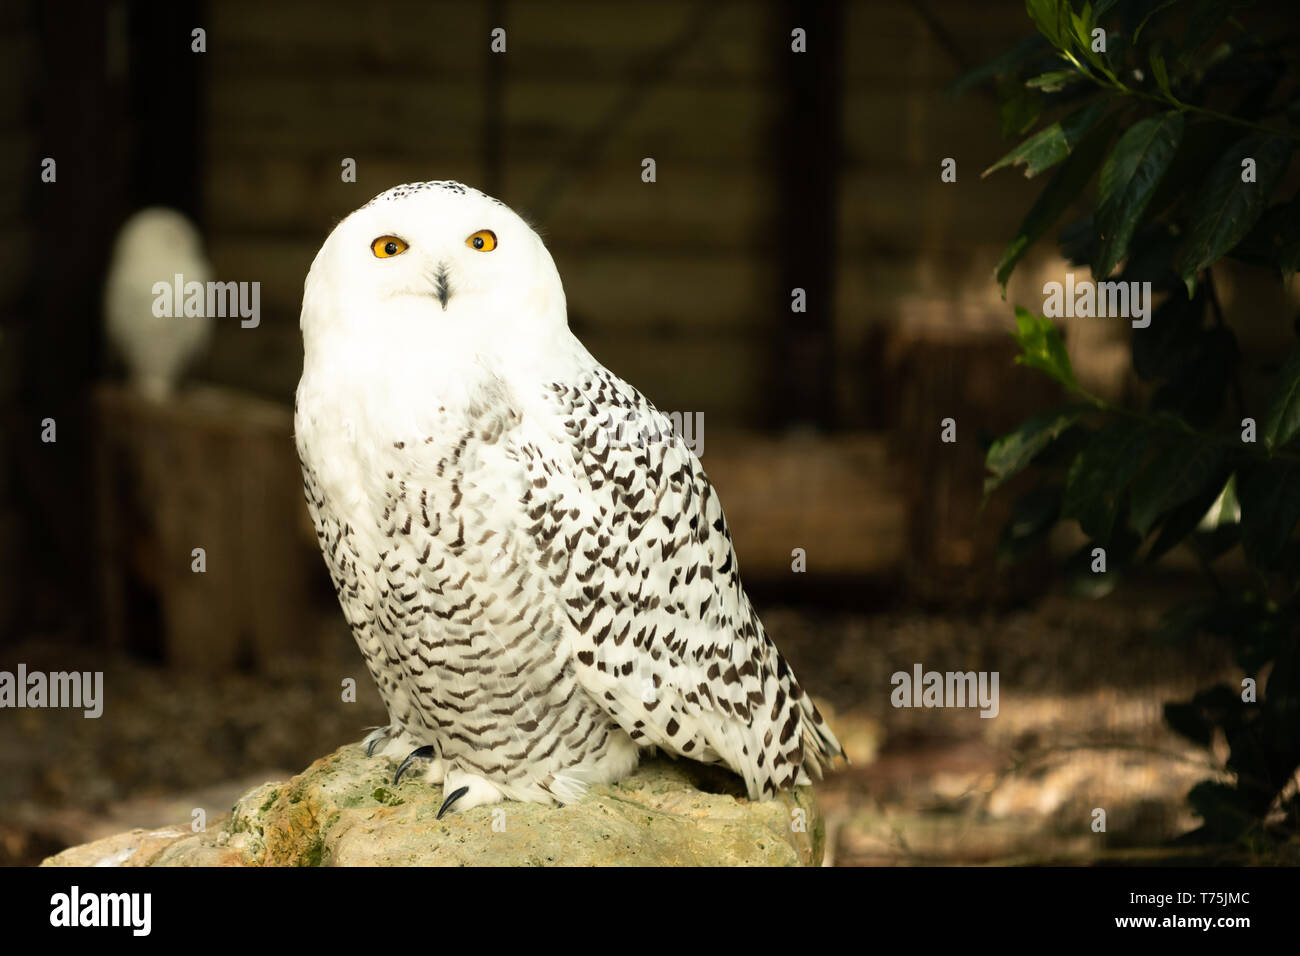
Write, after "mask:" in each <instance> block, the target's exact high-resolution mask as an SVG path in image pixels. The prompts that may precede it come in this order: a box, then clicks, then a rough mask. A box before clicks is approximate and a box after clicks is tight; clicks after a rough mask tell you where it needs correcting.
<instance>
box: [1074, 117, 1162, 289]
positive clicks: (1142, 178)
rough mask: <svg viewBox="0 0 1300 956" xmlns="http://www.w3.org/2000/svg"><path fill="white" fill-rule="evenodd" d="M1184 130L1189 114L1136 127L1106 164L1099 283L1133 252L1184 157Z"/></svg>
mask: <svg viewBox="0 0 1300 956" xmlns="http://www.w3.org/2000/svg"><path fill="white" fill-rule="evenodd" d="M1183 126H1184V121H1183V114H1182V113H1179V112H1176V111H1171V112H1168V113H1161V114H1160V115H1158V116H1151V117H1148V118H1147V119H1144V120H1141V121H1139V122H1137V123H1134V124H1133V125H1132V126H1130V127H1129V128H1128V130H1127V131H1125V133H1124V135H1123V136H1121V137H1120V138H1119V142H1118V143H1116V144H1115V148H1114V149H1113V150H1112V151H1111V154H1110V155H1109V156H1108V157H1107V158H1106V162H1104V163H1103V164H1102V167H1101V178H1100V179H1099V180H1098V183H1097V220H1096V221H1097V231H1098V233H1099V234H1100V236H1101V246H1100V248H1099V250H1098V253H1097V261H1096V262H1094V263H1093V268H1092V271H1093V275H1095V276H1096V277H1098V278H1105V277H1106V276H1108V275H1110V273H1111V270H1112V269H1114V268H1115V266H1116V264H1118V263H1119V261H1120V260H1121V259H1123V258H1124V255H1125V254H1126V253H1127V252H1128V245H1129V241H1130V240H1131V239H1132V238H1133V232H1134V230H1136V229H1137V225H1138V221H1139V220H1140V219H1141V218H1142V214H1143V213H1144V212H1146V209H1147V204H1148V203H1149V202H1151V197H1152V196H1154V195H1155V192H1156V187H1157V186H1159V185H1160V180H1161V179H1162V178H1164V175H1165V172H1166V171H1167V170H1168V169H1169V164H1170V163H1171V162H1172V161H1173V158H1174V154H1175V153H1176V152H1177V151H1178V142H1179V140H1180V139H1181V138H1182V135H1183Z"/></svg>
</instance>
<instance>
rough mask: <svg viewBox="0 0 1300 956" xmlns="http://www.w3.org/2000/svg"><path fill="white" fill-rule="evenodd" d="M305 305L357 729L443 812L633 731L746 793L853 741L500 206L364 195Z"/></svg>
mask: <svg viewBox="0 0 1300 956" xmlns="http://www.w3.org/2000/svg"><path fill="white" fill-rule="evenodd" d="M301 325H302V335H303V346H304V360H303V373H302V379H301V381H300V382H299V383H298V391H297V399H296V409H295V432H296V441H297V447H298V453H299V457H300V458H301V461H302V468H303V478H304V485H305V490H306V496H307V504H308V508H309V509H310V511H311V515H312V518H313V520H314V522H315V527H316V534H317V536H318V538H319V539H320V546H321V550H322V551H323V552H324V556H325V561H326V564H327V565H328V567H329V572H330V575H331V577H332V579H333V582H334V587H335V589H336V590H337V591H338V597H339V603H340V604H341V605H342V607H343V613H344V615H345V616H346V618H347V621H348V623H349V624H350V625H351V628H352V632H353V635H354V636H355V638H356V641H357V644H358V645H359V646H360V648H361V652H362V654H363V655H364V657H365V661H366V665H367V667H368V669H369V671H370V674H371V676H372V677H373V678H374V681H375V683H376V684H377V685H378V687H379V692H380V694H381V696H382V698H383V702H384V705H385V706H386V708H387V711H388V719H389V724H388V726H386V727H383V728H380V729H378V730H377V731H375V732H374V733H372V734H371V735H370V736H369V737H368V738H367V739H366V741H365V744H366V749H367V752H369V753H372V754H373V753H375V752H376V751H378V752H379V753H380V754H382V755H384V756H387V757H391V758H399V757H405V759H404V760H402V761H401V764H400V766H399V767H398V768H397V773H396V777H395V779H396V780H400V779H401V776H402V774H403V772H405V771H406V770H407V769H408V768H410V767H412V766H416V765H418V766H420V767H422V768H425V767H427V779H428V780H429V781H430V782H432V783H442V785H443V793H444V800H443V804H442V809H441V810H440V812H439V816H441V815H442V814H443V813H445V812H447V811H448V810H449V809H455V810H457V811H460V810H465V809H468V808H470V807H474V806H479V805H482V804H487V803H493V802H496V801H499V800H503V799H508V800H521V801H529V802H536V803H547V802H559V803H568V802H572V801H574V800H576V799H578V798H579V797H580V796H581V795H582V794H583V793H584V792H585V790H586V788H587V787H589V786H591V785H593V784H598V783H607V782H612V781H615V780H617V779H619V778H620V777H623V776H624V775H626V774H628V773H629V772H630V771H631V770H632V769H633V768H634V767H635V766H636V763H637V760H638V757H639V754H640V752H641V750H642V749H643V748H651V747H658V748H662V749H663V750H665V751H667V752H669V753H670V754H673V755H680V756H683V757H689V758H693V759H695V760H700V761H704V762H707V763H717V762H720V763H722V764H724V765H726V766H727V767H729V768H731V770H733V771H735V772H736V773H737V774H739V775H740V776H741V777H742V778H744V782H745V785H746V787H747V789H748V792H749V796H750V797H751V799H763V798H767V797H771V796H772V795H774V794H776V793H777V791H778V790H781V789H784V788H789V787H791V786H794V785H796V784H801V783H806V782H808V780H809V777H808V773H809V772H810V771H811V772H812V773H813V774H816V775H817V776H820V775H821V772H822V769H823V767H824V766H825V765H827V764H829V762H830V761H831V759H832V758H833V757H835V756H837V755H842V754H843V751H842V750H841V748H840V745H839V743H838V741H837V740H836V739H835V736H834V734H833V733H832V732H831V730H830V728H829V727H828V726H827V725H826V723H825V721H824V720H823V719H822V716H821V715H820V714H819V713H818V712H817V708H816V707H815V706H814V705H813V702H812V700H811V699H810V698H809V696H808V695H807V694H806V693H805V692H804V691H803V689H802V688H801V687H800V686H799V683H798V681H796V680H795V676H794V673H793V672H792V671H791V670H790V667H789V665H788V664H786V662H785V660H784V658H782V656H781V654H780V652H779V651H778V650H777V649H776V646H775V645H774V644H773V643H772V641H771V639H770V638H769V637H768V636H767V634H766V632H765V631H764V630H763V625H762V624H761V623H760V622H759V619H758V616H757V615H756V614H755V613H754V609H753V607H752V606H751V605H750V602H749V599H748V597H747V596H746V595H745V591H744V589H743V588H742V587H741V583H740V577H739V575H738V571H737V566H736V552H735V550H734V549H733V548H732V543H731V534H730V532H729V531H728V529H727V522H726V519H725V518H724V517H723V514H722V507H721V505H720V504H719V502H718V497H717V495H716V493H715V492H714V490H713V487H712V486H711V485H710V484H709V480H708V478H707V477H706V476H705V474H704V471H703V469H702V468H701V467H700V463H699V461H698V460H697V459H696V458H695V456H694V455H693V454H692V453H691V451H690V450H689V449H688V448H687V447H686V445H685V443H684V442H683V441H682V439H681V437H680V436H679V435H677V434H675V433H674V432H673V429H672V426H671V423H670V421H669V420H668V418H667V417H666V416H664V415H663V414H661V413H660V412H658V411H657V410H656V409H655V408H654V406H652V405H651V404H650V403H649V402H648V401H647V400H646V399H645V398H644V397H643V396H642V395H641V394H640V393H639V392H638V391H637V390H636V389H634V388H632V386H630V385H628V384H627V383H626V382H624V381H622V380H621V379H619V378H618V377H617V376H616V375H614V374H613V373H612V372H610V371H608V370H607V369H605V368H604V367H602V366H601V364H600V363H599V362H597V361H596V360H595V359H594V358H592V356H591V355H590V354H589V353H588V352H587V350H586V349H585V348H584V347H583V346H582V344H581V343H580V342H579V341H578V340H577V339H576V338H575V337H574V336H573V334H572V333H571V332H570V331H569V328H568V319H567V315H566V311H565V299H564V290H563V288H562V286H561V284H560V277H559V274H558V272H557V271H556V268H555V264H554V262H552V260H551V256H550V254H549V253H548V252H547V250H546V247H545V246H544V245H543V244H542V240H541V239H540V238H539V237H538V235H537V234H536V233H535V232H534V231H533V230H532V229H531V228H530V227H529V226H528V224H527V223H525V222H524V220H523V219H521V218H520V217H519V216H518V215H516V214H515V213H514V212H513V211H511V210H510V209H509V208H508V207H506V206H505V205H503V204H502V203H501V202H499V201H498V200H495V199H492V198H491V197H488V196H486V195H484V194H483V193H481V192H479V191H478V190H476V189H472V188H470V187H468V186H464V185H461V184H459V183H454V182H427V183H414V184H409V185H404V186H397V187H395V188H393V189H390V190H388V191H387V192H384V193H382V194H380V195H379V196H377V197H375V199H373V200H371V201H370V202H369V203H367V204H366V205H365V206H363V207H361V208H360V209H358V210H357V211H355V212H353V213H352V214H351V215H349V216H348V217H347V218H346V219H344V220H343V221H342V222H340V223H339V224H338V225H337V226H336V227H335V229H334V231H333V232H332V233H331V234H330V236H329V237H328V238H327V239H326V240H325V243H324V245H323V246H321V249H320V251H319V252H318V253H317V255H316V259H315V261H314V262H313V263H312V266H311V270H310V272H309V273H308V275H307V281H306V283H305V286H304V291H303V304H302V320H301ZM629 422H630V423H632V425H633V426H634V427H631V428H629V427H628V423H629ZM629 433H630V434H632V435H637V436H655V437H654V438H653V439H650V440H636V441H630V442H629V441H627V440H626V439H625V437H624V436H626V435H628V434H629Z"/></svg>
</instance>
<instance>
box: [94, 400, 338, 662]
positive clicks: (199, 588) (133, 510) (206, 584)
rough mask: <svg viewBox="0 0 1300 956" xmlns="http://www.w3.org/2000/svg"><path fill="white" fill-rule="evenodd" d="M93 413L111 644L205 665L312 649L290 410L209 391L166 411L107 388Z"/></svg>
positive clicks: (310, 571)
mask: <svg viewBox="0 0 1300 956" xmlns="http://www.w3.org/2000/svg"><path fill="white" fill-rule="evenodd" d="M94 410H95V423H96V429H95V446H96V447H95V459H94V461H95V469H96V476H95V478H96V488H97V490H98V495H99V501H98V504H99V509H98V510H99V514H98V522H99V534H98V555H99V568H100V569H101V572H102V575H101V588H100V599H101V613H102V615H103V620H104V635H105V638H106V639H107V640H108V641H109V642H110V643H112V644H114V645H116V646H118V647H122V648H126V649H128V650H133V651H136V652H140V653H146V654H157V655H158V656H160V657H161V658H162V659H163V660H165V661H166V662H167V663H169V664H171V665H174V666H176V667H179V668H184V669H192V670H203V671H212V670H218V671H220V670H228V669H231V668H236V667H240V668H252V669H257V668H260V667H261V666H263V665H265V664H266V663H267V662H269V661H271V660H273V659H275V658H277V657H281V656H299V655H302V654H310V653H311V648H312V645H311V631H310V629H309V628H308V627H306V626H304V622H303V612H304V611H305V610H306V609H307V608H309V607H310V600H311V596H310V592H311V585H312V581H313V578H314V577H319V575H320V574H321V569H320V566H319V565H320V559H319V556H318V555H317V554H315V553H314V552H315V547H314V541H313V542H312V543H311V544H310V545H309V544H308V543H307V542H305V541H304V540H303V538H302V536H301V535H299V534H298V532H297V526H298V518H297V517H296V516H297V515H298V513H299V512H302V511H305V508H306V505H305V504H304V502H303V500H302V482H301V477H300V474H299V470H298V462H297V456H296V454H295V452H294V448H293V440H292V412H291V411H290V409H289V408H287V407H285V406H282V405H278V404H275V403H271V402H266V401H263V400H260V399H256V398H251V397H249V396H246V395H242V394H240V393H237V392H231V391H228V390H223V389H217V388H211V387H203V388H195V389H193V390H190V391H186V392H183V393H182V394H181V395H179V396H178V397H177V398H176V399H175V400H174V401H171V402H169V403H167V404H157V403H153V402H149V401H146V400H145V399H143V398H141V397H139V396H138V395H136V394H135V393H133V392H131V391H128V390H127V389H125V388H123V387H121V386H116V385H105V386H101V387H100V388H99V389H98V390H97V392H96V394H95V397H94ZM196 549H202V552H203V562H204V565H205V567H204V570H202V571H199V570H196V560H197V559H196V556H195V550H196ZM151 607H156V622H155V623H154V624H151V623H150V618H151V617H154V616H155V614H153V613H151V610H150V608H151Z"/></svg>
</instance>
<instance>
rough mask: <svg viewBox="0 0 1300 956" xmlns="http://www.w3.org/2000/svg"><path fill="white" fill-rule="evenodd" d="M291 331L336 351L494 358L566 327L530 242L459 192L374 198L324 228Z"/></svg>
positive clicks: (513, 218) (498, 208) (478, 200)
mask: <svg viewBox="0 0 1300 956" xmlns="http://www.w3.org/2000/svg"><path fill="white" fill-rule="evenodd" d="M301 324H302V331H303V339H304V343H305V346H306V349H307V352H308V355H309V357H310V355H311V353H312V351H313V349H314V348H316V347H320V348H324V349H327V350H328V351H330V352H333V353H337V352H339V351H345V350H349V349H352V348H354V347H358V348H360V347H362V343H375V342H381V343H383V344H384V347H385V349H386V350H387V351H388V352H389V354H390V355H391V354H392V352H393V350H394V349H403V350H414V351H416V352H423V351H425V350H426V349H435V348H436V349H439V350H446V349H449V348H450V349H460V350H462V351H465V350H468V351H477V352H482V351H487V352H497V351H500V350H502V349H513V348H527V347H530V346H531V345H535V344H538V343H541V342H543V341H545V340H546V338H548V337H553V336H555V335H556V333H557V332H561V331H562V330H564V329H565V328H566V326H567V318H566V313H565V301H564V290H563V287H562V286H561V283H560V277H559V273H558V272H557V271H556V269H555V264H554V262H553V261H552V260H551V256H550V253H548V252H547V251H546V247H545V246H544V245H543V244H542V240H541V238H540V237H539V236H538V235H537V233H535V232H534V231H533V230H532V229H531V228H530V227H529V226H528V224H527V223H526V222H524V221H523V219H521V218H520V217H519V216H518V215H516V214H515V213H514V212H513V211H512V210H510V209H509V208H508V207H506V206H504V205H502V204H501V203H499V202H497V201H496V200H493V199H491V198H489V197H487V196H485V195H483V194H482V193H480V192H479V191H478V190H475V189H471V188H470V187H467V186H461V185H460V184H458V183H440V182H433V183H414V184H410V185H406V186H398V187H395V188H394V189H391V190H389V191H387V192H385V193H382V194H380V195H379V196H377V197H376V198H375V199H374V200H373V201H371V202H370V203H369V204H367V205H366V206H363V207H362V208H360V209H358V210H357V211H356V212H354V213H352V214H351V215H350V216H348V217H347V218H346V219H344V220H343V221H342V222H340V223H339V224H338V226H336V227H335V229H334V231H333V232H332V233H331V234H330V236H329V238H328V239H326V240H325V244H324V245H323V246H322V247H321V250H320V252H319V253H318V254H317V256H316V259H315V261H314V262H313V263H312V267H311V271H310V272H309V273H308V275H307V282H306V285H305V288H304V293H303V310H302V320H301Z"/></svg>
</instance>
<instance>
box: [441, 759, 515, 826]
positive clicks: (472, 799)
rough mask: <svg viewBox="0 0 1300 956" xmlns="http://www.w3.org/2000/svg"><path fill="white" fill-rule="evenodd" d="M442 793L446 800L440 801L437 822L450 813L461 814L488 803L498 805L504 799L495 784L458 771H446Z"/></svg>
mask: <svg viewBox="0 0 1300 956" xmlns="http://www.w3.org/2000/svg"><path fill="white" fill-rule="evenodd" d="M442 792H443V793H444V794H446V798H445V799H444V800H443V801H442V807H441V809H439V810H438V819H439V820H441V819H442V816H443V814H445V813H448V812H451V811H454V812H456V813H461V812H462V811H465V810H472V809H473V808H474V807H481V806H485V805H486V804H489V803H499V802H500V801H502V800H504V799H505V795H504V794H502V792H501V791H500V789H498V788H497V785H496V784H494V783H492V782H490V781H488V780H484V779H483V778H482V777H476V776H475V775H474V774H472V773H464V772H463V771H460V770H448V771H447V778H446V780H445V781H444V783H443V787H442Z"/></svg>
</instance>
